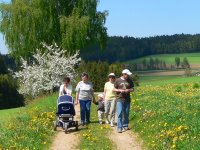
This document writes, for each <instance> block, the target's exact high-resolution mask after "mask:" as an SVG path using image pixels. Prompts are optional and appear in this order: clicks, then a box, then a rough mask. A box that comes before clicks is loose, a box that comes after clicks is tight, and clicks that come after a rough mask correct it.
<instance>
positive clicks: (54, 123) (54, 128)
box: [53, 121, 57, 131]
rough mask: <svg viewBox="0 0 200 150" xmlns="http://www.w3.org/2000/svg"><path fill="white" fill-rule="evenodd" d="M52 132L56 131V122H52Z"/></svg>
mask: <svg viewBox="0 0 200 150" xmlns="http://www.w3.org/2000/svg"><path fill="white" fill-rule="evenodd" d="M53 130H54V131H56V130H57V121H54V122H53Z"/></svg>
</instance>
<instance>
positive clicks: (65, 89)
mask: <svg viewBox="0 0 200 150" xmlns="http://www.w3.org/2000/svg"><path fill="white" fill-rule="evenodd" d="M63 82H64V84H62V85H61V86H60V90H59V96H62V95H65V94H66V95H69V96H71V95H72V85H71V84H70V78H69V77H65V78H64V79H63Z"/></svg>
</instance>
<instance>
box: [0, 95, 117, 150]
mask: <svg viewBox="0 0 200 150" xmlns="http://www.w3.org/2000/svg"><path fill="white" fill-rule="evenodd" d="M56 99H57V94H55V95H53V96H47V97H43V98H39V99H37V100H34V101H33V102H32V103H31V104H29V105H28V106H26V107H23V108H15V109H7V110H1V111H0V118H1V123H0V129H4V130H3V132H2V133H0V137H1V136H2V137H3V135H4V134H5V135H9V136H6V137H5V136H4V138H0V149H1V148H8V149H10V148H14V149H15V148H16V149H20V148H21V149H22V148H27V149H34V148H35V149H48V146H49V145H50V143H51V142H50V141H51V140H52V136H53V135H54V133H55V132H53V127H52V124H53V120H55V119H54V117H53V118H52V114H54V112H55V109H56ZM11 119H12V120H11ZM2 120H3V121H2ZM13 120H15V123H14V122H13ZM21 120H23V121H21ZM91 121H92V123H91V124H89V125H88V126H85V127H83V128H82V129H81V130H80V131H79V134H80V146H79V147H78V149H81V150H84V149H87V150H93V149H106V150H111V149H112V148H113V147H115V145H113V143H112V142H111V140H110V139H109V138H108V136H107V134H109V133H110V132H109V131H110V127H109V126H108V125H99V123H98V116H97V106H96V105H94V104H92V107H91ZM7 126H9V127H7ZM21 128H23V132H22V131H21ZM10 129H12V130H10ZM35 129H40V131H39V133H37V132H36V131H35ZM27 131H29V132H27ZM16 135H17V137H19V139H18V138H16V139H14V140H12V142H10V141H9V139H10V138H11V137H13V136H16ZM22 138H24V139H22ZM20 139H21V140H20ZM31 141H34V142H31Z"/></svg>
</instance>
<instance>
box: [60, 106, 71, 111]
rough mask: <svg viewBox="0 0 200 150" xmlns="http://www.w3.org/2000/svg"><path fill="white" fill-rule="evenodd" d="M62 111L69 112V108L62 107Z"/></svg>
mask: <svg viewBox="0 0 200 150" xmlns="http://www.w3.org/2000/svg"><path fill="white" fill-rule="evenodd" d="M62 110H64V111H68V110H70V107H62Z"/></svg>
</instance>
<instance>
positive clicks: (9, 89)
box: [0, 75, 24, 109]
mask: <svg viewBox="0 0 200 150" xmlns="http://www.w3.org/2000/svg"><path fill="white" fill-rule="evenodd" d="M17 88H18V86H17V82H16V81H15V80H14V79H13V78H11V77H9V76H8V75H0V109H8V108H15V107H19V106H24V98H23V96H22V95H21V94H19V92H18V91H17Z"/></svg>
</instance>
